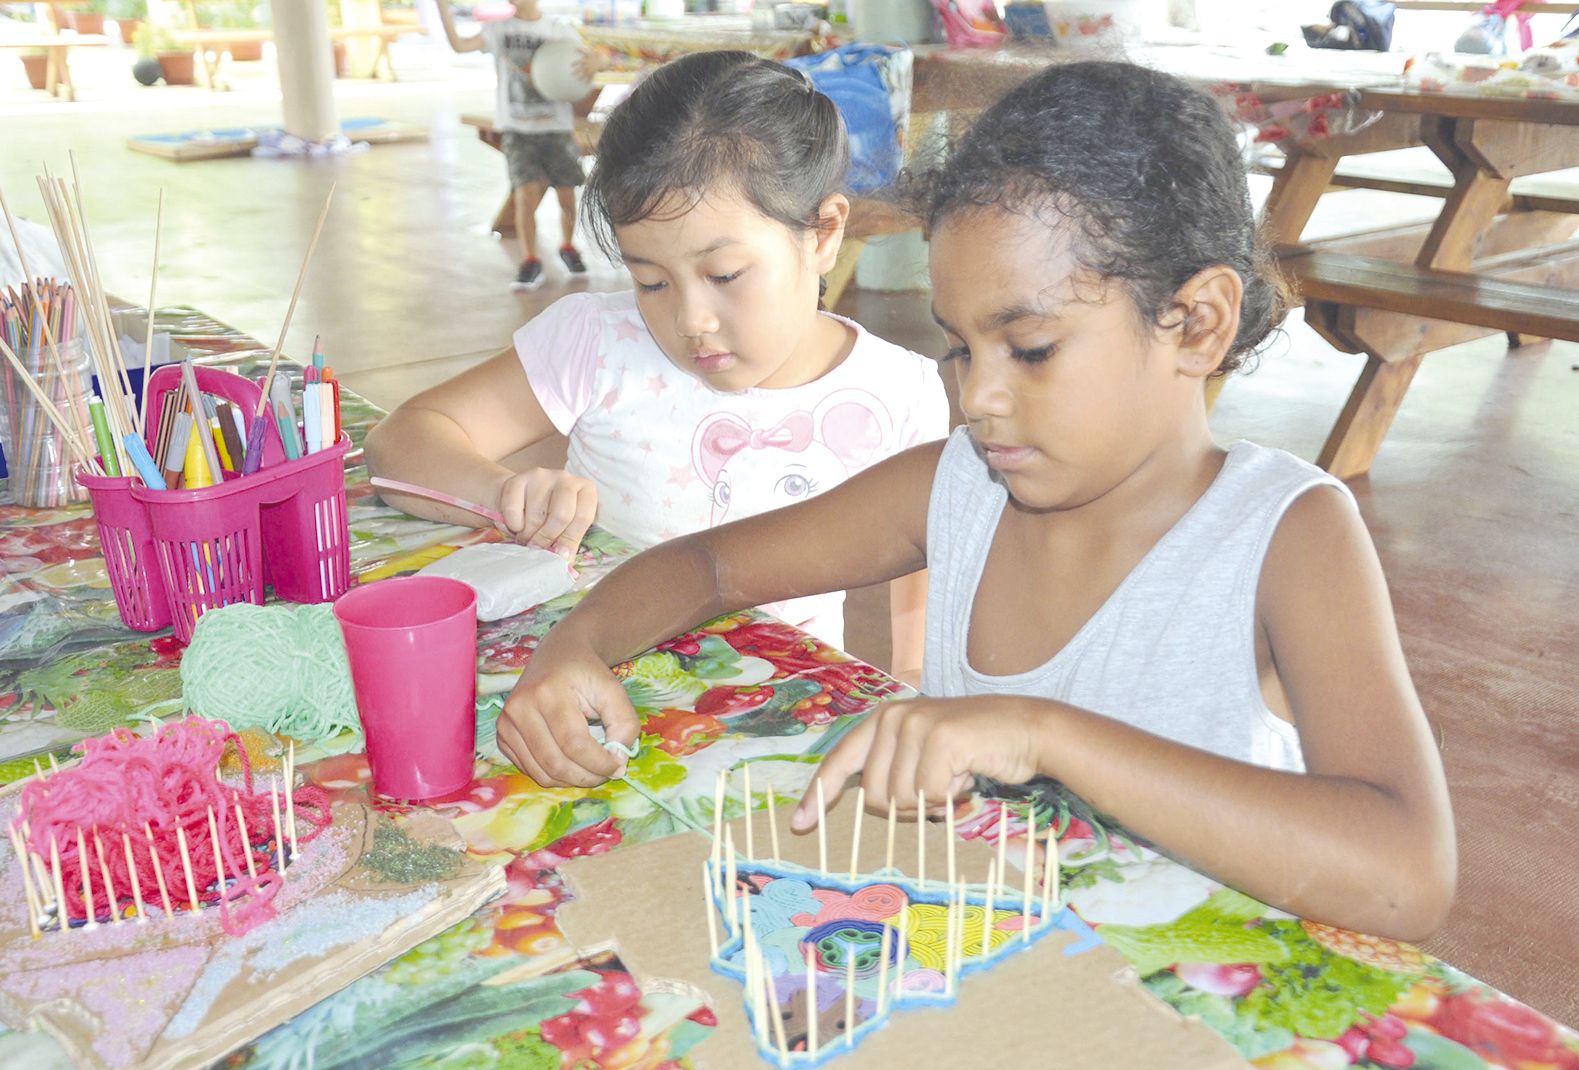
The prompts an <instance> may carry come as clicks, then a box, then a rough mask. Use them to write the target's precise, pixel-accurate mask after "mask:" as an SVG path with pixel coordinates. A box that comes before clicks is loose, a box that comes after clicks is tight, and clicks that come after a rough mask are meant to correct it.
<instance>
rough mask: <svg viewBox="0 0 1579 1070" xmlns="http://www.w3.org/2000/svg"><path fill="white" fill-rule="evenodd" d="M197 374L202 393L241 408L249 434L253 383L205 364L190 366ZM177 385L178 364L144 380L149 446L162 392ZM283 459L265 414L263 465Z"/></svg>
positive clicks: (253, 404)
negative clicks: (146, 396)
mask: <svg viewBox="0 0 1579 1070" xmlns="http://www.w3.org/2000/svg"><path fill="white" fill-rule="evenodd" d="M192 371H193V373H194V374H195V376H196V378H197V388H198V390H200V391H202V392H203V393H205V394H213V395H214V396H215V397H221V398H224V399H225V400H226V401H228V402H230V403H231V404H232V405H235V406H236V407H238V408H239V409H241V416H242V422H243V423H244V424H245V426H246V429H247V432H248V433H249V434H250V433H251V431H252V424H253V419H254V417H253V413H254V412H255V411H256V410H257V407H258V395H259V393H260V388H259V387H258V384H257V383H254V382H253V381H252V380H251V379H248V378H247V377H246V376H244V375H237V374H236V373H235V372H228V371H225V370H224V369H223V368H205V367H203V366H201V365H196V366H194V367H193V368H192ZM180 386H181V365H179V364H166V365H164V366H163V367H161V368H159V369H158V370H157V371H155V372H154V373H153V375H152V376H151V377H150V378H149V380H148V385H147V386H146V387H144V389H145V390H148V391H150V393H149V395H148V428H147V430H146V432H145V433H144V436H143V438H144V441H145V442H146V443H147V445H148V448H149V449H150V450H152V449H153V445H154V443H155V442H157V441H158V440H159V418H160V416H161V415H162V414H163V408H162V406H163V402H164V396H165V395H166V394H168V393H170V392H171V391H172V390H179V389H180ZM283 460H285V444H284V443H283V442H281V441H280V431H279V428H278V427H276V426H275V424H274V421H273V420H271V419H267V418H265V421H264V429H263V463H264V464H265V465H271V464H278V463H279V462H281V461H283Z"/></svg>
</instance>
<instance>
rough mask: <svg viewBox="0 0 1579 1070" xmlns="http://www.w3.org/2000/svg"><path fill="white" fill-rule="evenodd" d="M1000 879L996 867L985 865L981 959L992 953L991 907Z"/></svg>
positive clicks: (989, 864)
mask: <svg viewBox="0 0 1579 1070" xmlns="http://www.w3.org/2000/svg"><path fill="white" fill-rule="evenodd" d="M1002 879H1003V878H1002V877H1001V876H1000V875H999V874H998V869H997V866H995V865H993V864H992V863H991V862H989V863H987V904H986V905H987V912H986V914H985V915H984V916H983V917H982V919H981V954H982V957H983V958H986V957H987V955H988V954H989V953H991V951H992V930H993V924H992V922H993V915H992V906H993V900H994V897H995V894H996V893H997V891H998V882H999V881H1000V880H1002Z"/></svg>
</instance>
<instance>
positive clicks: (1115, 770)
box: [796, 489, 1457, 939]
mask: <svg viewBox="0 0 1579 1070" xmlns="http://www.w3.org/2000/svg"><path fill="white" fill-rule="evenodd" d="M1258 601H1259V604H1260V617H1261V623H1262V626H1263V628H1264V630H1265V634H1266V638H1267V640H1268V643H1269V645H1270V649H1271V653H1272V657H1273V660H1274V662H1275V665H1276V668H1277V674H1278V677H1279V679H1280V681H1281V683H1282V686H1283V689H1284V691H1285V693H1286V694H1287V697H1288V700H1289V705H1290V707H1291V709H1292V711H1293V714H1294V719H1295V723H1296V725H1297V727H1298V729H1299V734H1300V741H1301V745H1302V747H1303V750H1304V756H1305V764H1306V770H1307V772H1306V773H1305V774H1304V775H1300V774H1296V773H1287V772H1280V771H1277V770H1272V769H1266V768H1262V767H1259V766H1253V765H1249V764H1246V763H1243V762H1238V761H1234V760H1232V759H1228V758H1223V757H1219V756H1217V755H1214V754H1209V753H1206V752H1204V751H1201V750H1197V749H1195V748H1193V747H1189V746H1185V745H1182V744H1179V743H1175V742H1172V741H1169V740H1165V739H1162V738H1160V737H1158V736H1154V735H1151V734H1149V733H1147V732H1143V731H1141V730H1139V729H1136V728H1133V727H1131V726H1129V725H1127V724H1124V723H1122V722H1119V721H1116V720H1113V719H1111V718H1109V717H1104V716H1101V715H1100V713H1099V712H1091V711H1087V710H1082V709H1077V708H1075V707H1073V706H1069V705H1066V704H1064V703H1060V702H1053V701H1048V700H1041V699H1032V698H1019V697H1010V696H992V697H978V698H959V699H920V700H917V701H914V702H900V703H892V704H890V705H889V706H886V707H884V708H883V709H882V710H880V711H879V712H878V714H877V715H875V716H873V717H872V718H871V719H869V720H868V721H867V722H866V723H865V724H863V725H862V726H861V727H860V728H858V729H857V730H856V731H854V732H852V733H851V734H850V735H849V736H847V737H846V738H845V739H844V740H843V741H841V743H840V744H839V745H838V746H837V747H835V748H834V750H833V751H832V752H831V753H830V754H829V755H828V757H827V758H826V759H825V760H824V761H823V765H822V768H821V769H820V770H819V772H818V774H817V775H818V777H819V778H820V779H822V780H823V782H824V789H825V794H826V795H827V797H828V798H829V799H830V800H831V799H832V798H833V797H834V796H835V795H837V794H838V792H839V790H840V789H841V788H843V786H844V782H845V779H846V778H847V777H849V776H851V775H853V774H856V773H860V774H861V779H862V783H863V784H864V786H865V788H866V797H867V804H868V806H871V807H874V808H876V809H878V810H881V809H883V808H885V807H886V806H887V800H888V798H889V797H892V798H894V800H895V802H896V804H897V805H898V806H899V807H901V808H906V807H909V808H913V807H914V806H915V802H916V791H917V789H918V788H919V789H921V790H923V791H925V793H926V795H927V796H928V797H929V798H933V799H938V798H947V797H949V796H951V795H956V794H958V793H959V792H961V791H963V790H965V789H966V788H967V787H968V785H969V783H970V780H971V777H972V775H973V774H980V775H984V776H989V777H993V778H996V779H1000V780H1003V781H1006V782H1020V781H1024V780H1027V779H1029V778H1030V777H1032V776H1034V775H1036V774H1043V775H1047V776H1052V777H1056V778H1057V779H1059V780H1061V781H1062V782H1063V783H1065V784H1066V785H1067V786H1068V787H1069V788H1070V789H1071V790H1073V791H1074V792H1076V793H1077V794H1079V795H1080V796H1082V797H1083V798H1084V799H1086V800H1087V801H1089V802H1090V803H1091V804H1092V805H1093V806H1095V807H1096V808H1097V809H1098V810H1099V811H1101V812H1103V813H1106V814H1110V815H1112V816H1113V817H1114V818H1116V819H1117V820H1118V821H1119V822H1121V823H1122V824H1123V825H1124V826H1125V827H1126V828H1128V829H1130V830H1131V831H1133V832H1135V833H1136V834H1138V835H1140V836H1142V837H1145V838H1146V839H1148V840H1150V841H1151V842H1153V843H1155V844H1156V845H1157V846H1158V847H1159V848H1161V849H1162V850H1164V851H1166V852H1168V853H1169V854H1171V855H1173V856H1174V857H1176V858H1178V859H1180V860H1181V861H1183V862H1185V863H1186V864H1188V865H1190V866H1191V867H1193V868H1195V869H1198V870H1200V871H1201V872H1203V873H1206V874H1208V875H1210V876H1212V877H1214V878H1216V879H1217V880H1220V881H1222V882H1223V883H1225V884H1228V885H1231V886H1233V887H1235V888H1239V889H1241V890H1243V891H1245V892H1246V893H1248V894H1250V895H1253V896H1255V897H1256V898H1258V899H1261V900H1263V901H1265V902H1267V903H1270V904H1272V905H1273V906H1276V907H1279V908H1281V909H1284V910H1287V911H1290V912H1292V913H1294V914H1297V915H1299V916H1301V917H1308V918H1312V919H1314V920H1318V921H1323V922H1327V923H1330V924H1334V925H1338V926H1342V927H1344V928H1349V929H1357V930H1360V931H1363V932H1369V933H1375V934H1378V935H1384V936H1393V937H1398V938H1401V939H1418V938H1420V937H1422V936H1424V935H1425V934H1427V933H1429V932H1431V931H1432V930H1433V929H1435V928H1436V927H1437V926H1439V925H1440V924H1441V922H1442V920H1443V918H1444V917H1445V916H1446V913H1447V909H1448V906H1449V905H1450V903H1451V901H1452V898H1453V889H1454V884H1455V879H1456V868H1457V856H1456V848H1455V845H1454V836H1453V818H1452V812H1451V809H1450V807H1449V805H1448V798H1447V789H1446V785H1445V782H1444V778H1443V775H1442V767H1441V762H1440V760H1439V759H1438V756H1437V753H1436V748H1435V746H1434V743H1433V740H1432V738H1431V733H1430V731H1429V728H1428V726H1427V723H1426V719H1425V716H1424V714H1423V712H1422V711H1421V709H1420V703H1419V699H1418V698H1417V697H1416V695H1415V691H1414V686H1413V684H1412V683H1411V682H1410V679H1409V673H1408V670H1407V668H1406V667H1405V665H1404V659H1403V651H1402V648H1401V646H1400V643H1399V640H1398V633H1397V629H1396V625H1395V624H1394V621H1393V614H1392V608H1391V605H1390V603H1389V600H1388V596H1387V588H1386V583H1385V581H1384V580H1383V577H1382V572H1381V566H1380V564H1379V562H1378V561H1377V558H1376V552H1375V549H1374V548H1373V546H1372V545H1371V542H1370V538H1369V535H1368V534H1367V532H1366V530H1365V526H1364V523H1363V522H1362V520H1361V519H1360V517H1359V514H1358V513H1357V511H1356V510H1355V509H1354V507H1353V506H1352V505H1351V504H1350V503H1349V502H1348V501H1347V500H1346V499H1345V498H1343V497H1341V496H1340V495H1338V494H1336V493H1334V492H1332V491H1330V490H1323V489H1318V490H1315V491H1312V492H1310V493H1307V494H1306V495H1304V496H1302V497H1301V498H1300V499H1299V500H1298V501H1296V502H1295V503H1294V505H1293V506H1292V507H1291V508H1290V509H1289V511H1288V513H1287V515H1286V516H1285V518H1284V520H1283V522H1282V524H1281V525H1280V527H1279V528H1278V532H1277V534H1276V536H1275V537H1274V539H1273V543H1272V547H1271V550H1270V552H1269V554H1268V557H1267V561H1266V565H1265V567H1264V569H1263V571H1262V578H1261V585H1260V592H1259V597H1258ZM1216 638H1217V637H1216V636H1210V635H1206V636H1200V637H1199V641H1200V644H1201V657H1202V658H1203V659H1207V658H1211V657H1213V656H1216V651H1215V642H1216ZM813 788H815V784H814V785H813ZM810 797H811V792H810V791H808V793H807V798H808V799H809V798H810ZM814 822H815V814H814V813H813V812H812V811H811V809H810V808H809V807H808V806H807V802H806V801H805V800H803V801H802V803H801V806H800V809H799V810H798V811H797V813H796V825H797V827H799V828H802V829H804V828H807V827H810V825H811V824H813V823H814Z"/></svg>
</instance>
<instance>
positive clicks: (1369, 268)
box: [914, 48, 1579, 478]
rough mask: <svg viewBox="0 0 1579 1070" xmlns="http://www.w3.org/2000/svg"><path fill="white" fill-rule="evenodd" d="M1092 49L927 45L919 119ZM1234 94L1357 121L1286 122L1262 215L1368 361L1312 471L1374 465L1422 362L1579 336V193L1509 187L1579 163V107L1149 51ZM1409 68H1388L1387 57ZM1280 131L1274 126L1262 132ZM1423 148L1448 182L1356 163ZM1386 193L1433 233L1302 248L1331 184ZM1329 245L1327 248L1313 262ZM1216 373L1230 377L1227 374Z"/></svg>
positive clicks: (1314, 318) (1253, 60)
mask: <svg viewBox="0 0 1579 1070" xmlns="http://www.w3.org/2000/svg"><path fill="white" fill-rule="evenodd" d="M1074 58H1083V57H1078V56H1072V55H1069V54H1059V53H1056V52H1051V51H1046V50H1043V51H1034V50H1025V49H1004V50H999V51H997V52H987V53H983V52H971V51H962V50H955V49H921V50H918V54H917V58H916V64H915V75H914V84H915V91H914V92H915V96H914V113H915V114H926V113H951V114H955V115H965V116H968V115H970V114H972V113H974V112H975V111H977V110H979V109H981V108H982V107H985V106H986V105H987V104H989V103H990V102H991V101H993V100H995V99H997V97H998V96H1000V95H1002V94H1003V93H1004V92H1006V91H1008V89H1010V88H1012V87H1013V86H1014V85H1017V84H1018V83H1019V82H1020V81H1021V80H1023V79H1024V78H1026V77H1029V76H1030V75H1032V74H1034V73H1036V72H1037V71H1039V70H1041V69H1043V68H1045V67H1046V66H1047V65H1048V64H1050V63H1055V62H1067V61H1068V60H1070V59H1074ZM1136 58H1137V59H1139V60H1141V61H1142V62H1146V63H1148V64H1150V65H1154V66H1157V67H1159V68H1161V69H1163V70H1172V71H1174V72H1175V73H1178V74H1180V75H1181V76H1183V77H1185V78H1186V79H1188V80H1190V81H1192V82H1194V83H1195V84H1197V85H1200V86H1201V87H1202V88H1203V89H1207V90H1209V91H1211V92H1213V93H1214V94H1216V95H1218V96H1219V97H1220V98H1222V99H1223V101H1224V103H1225V105H1227V106H1228V107H1229V110H1230V111H1231V112H1235V113H1236V114H1238V115H1239V116H1240V117H1243V116H1244V115H1245V114H1246V113H1247V112H1248V111H1251V110H1253V109H1255V108H1259V107H1262V106H1266V105H1276V104H1277V103H1279V102H1286V101H1302V100H1315V99H1317V98H1322V97H1331V95H1332V94H1334V93H1337V94H1341V95H1342V96H1341V100H1340V101H1337V102H1335V103H1334V106H1333V113H1334V115H1336V116H1340V117H1341V118H1343V119H1346V120H1352V121H1348V122H1340V123H1335V124H1331V125H1327V124H1322V125H1317V124H1312V125H1310V126H1309V127H1299V126H1297V125H1293V124H1290V126H1289V128H1288V129H1287V130H1285V131H1278V132H1276V133H1277V134H1278V135H1279V136H1278V137H1277V139H1276V141H1275V144H1276V145H1277V147H1278V148H1280V149H1281V150H1282V153H1283V159H1282V161H1281V166H1280V167H1278V168H1277V172H1276V177H1275V178H1274V180H1273V185H1272V189H1271V191H1270V193H1269V195H1268V198H1267V201H1266V204H1265V206H1264V209H1263V225H1264V227H1265V230H1266V233H1267V235H1268V237H1269V238H1270V240H1272V241H1273V242H1274V243H1275V244H1276V245H1277V246H1278V250H1279V261H1280V264H1281V265H1282V267H1283V269H1284V271H1285V273H1286V274H1287V275H1288V276H1289V277H1290V278H1291V279H1292V280H1293V281H1295V282H1296V283H1298V284H1299V285H1300V286H1301V288H1302V290H1303V293H1304V296H1305V299H1306V300H1305V303H1306V309H1305V317H1306V321H1307V322H1308V323H1310V324H1311V326H1312V327H1314V328H1315V329H1316V330H1317V332H1318V333H1320V334H1321V335H1322V336H1323V337H1324V338H1325V339H1326V340H1327V341H1329V342H1330V343H1332V344H1333V345H1334V346H1336V347H1337V348H1339V349H1342V350H1344V351H1347V352H1356V353H1363V354H1364V355H1365V357H1366V364H1365V367H1364V368H1363V369H1362V370H1361V372H1360V375H1359V377H1358V379H1357V381H1356V384H1355V387H1354V389H1353V391H1352V392H1351V394H1350V397H1349V399H1348V402H1347V404H1346V405H1345V406H1344V409H1343V411H1342V412H1341V413H1340V414H1339V417H1338V419H1337V421H1336V422H1335V424H1334V426H1333V428H1332V431H1331V432H1330V434H1329V435H1328V438H1327V442H1326V444H1325V445H1324V446H1323V448H1322V451H1321V453H1320V455H1319V457H1318V459H1317V463H1318V464H1320V465H1321V466H1322V467H1323V468H1326V469H1327V470H1328V471H1330V472H1332V473H1333V474H1334V475H1337V476H1339V477H1340V478H1349V477H1352V476H1357V475H1360V474H1362V473H1363V472H1365V471H1367V470H1368V469H1369V468H1370V466H1371V463H1372V461H1373V460H1374V459H1375V456H1376V453H1377V450H1378V449H1379V448H1380V446H1381V443H1382V440H1383V439H1384V438H1385V436H1386V434H1387V430H1388V428H1389V427H1390V426H1391V424H1392V421H1393V418H1394V416H1395V415H1396V413H1397V411H1398V408H1399V406H1400V405H1401V404H1402V402H1403V399H1404V394H1405V392H1406V391H1407V389H1408V385H1409V382H1410V380H1411V379H1412V378H1413V376H1414V374H1415V372H1416V371H1417V370H1418V368H1419V367H1420V364H1421V363H1422V361H1423V360H1424V358H1425V355H1426V354H1427V353H1429V352H1432V351H1434V350H1438V349H1443V348H1446V347H1447V346H1450V345H1456V344H1458V343H1459V342H1464V341H1468V340H1470V339H1473V338H1477V337H1484V336H1486V335H1489V334H1494V333H1498V332H1505V333H1508V334H1509V335H1510V340H1512V341H1514V342H1515V343H1518V342H1524V341H1530V340H1532V339H1535V338H1546V337H1555V338H1569V337H1573V336H1574V333H1575V331H1579V297H1576V295H1575V294H1574V293H1573V288H1574V287H1575V286H1579V243H1573V242H1570V241H1569V239H1571V238H1572V237H1573V235H1574V234H1575V231H1576V230H1579V215H1576V214H1575V213H1576V212H1579V190H1566V189H1563V188H1561V187H1557V188H1553V187H1552V186H1550V185H1548V186H1546V187H1544V188H1543V189H1541V190H1539V191H1536V192H1533V193H1532V192H1531V191H1530V190H1529V187H1526V188H1525V189H1524V190H1522V191H1521V190H1518V189H1515V188H1514V187H1513V186H1512V183H1513V182H1514V181H1515V180H1519V179H1528V178H1529V177H1530V176H1535V175H1544V174H1548V173H1551V172H1557V171H1562V170H1565V169H1568V168H1573V167H1579V130H1576V129H1574V128H1575V127H1576V126H1579V103H1575V102H1572V101H1568V100H1553V99H1536V98H1527V97H1510V96H1489V95H1487V96H1482V95H1474V94H1470V93H1462V92H1421V91H1419V90H1417V89H1412V88H1409V87H1407V86H1406V85H1405V84H1404V82H1403V78H1402V74H1401V67H1402V60H1403V57H1402V56H1391V57H1389V56H1385V55H1383V56H1381V57H1380V58H1373V59H1370V60H1366V61H1363V62H1362V63H1361V65H1360V66H1358V67H1342V66H1337V64H1339V63H1341V62H1344V61H1341V60H1338V59H1334V60H1333V61H1332V62H1333V63H1334V67H1333V69H1331V70H1329V71H1327V72H1325V73H1322V72H1313V71H1311V70H1310V69H1308V68H1297V67H1290V68H1288V69H1286V70H1280V69H1279V66H1278V64H1277V63H1276V62H1274V61H1272V60H1271V59H1270V58H1269V57H1265V56H1251V55H1245V56H1244V57H1242V58H1241V61H1240V62H1233V57H1232V56H1229V55H1226V54H1223V53H1221V52H1220V51H1219V50H1208V52H1207V53H1206V54H1204V58H1205V59H1207V60H1210V62H1202V60H1203V56H1202V55H1194V56H1192V55H1191V54H1190V53H1189V51H1188V50H1181V49H1177V48H1156V49H1140V50H1138V53H1137V56H1136ZM1388 63H1393V64H1395V65H1396V66H1397V67H1398V68H1399V70H1398V71H1394V72H1389V71H1388V70H1387V69H1386V64H1388ZM1263 132H1265V133H1270V131H1265V130H1264V131H1263ZM1422 145H1424V146H1428V147H1429V148H1430V149H1431V151H1432V152H1433V153H1434V154H1435V155H1436V156H1437V158H1438V159H1439V160H1440V161H1441V162H1442V164H1443V165H1445V167H1446V168H1447V171H1448V177H1447V178H1446V179H1444V180H1441V181H1438V180H1434V179H1433V180H1427V181H1419V180H1417V179H1409V180H1402V181H1392V182H1389V181H1388V179H1387V178H1386V176H1377V175H1375V174H1374V171H1373V172H1372V173H1371V174H1370V176H1369V177H1365V176H1360V175H1357V174H1356V173H1355V172H1354V171H1352V170H1351V171H1349V173H1348V174H1346V175H1345V174H1344V173H1343V171H1344V169H1345V163H1346V162H1347V161H1353V160H1355V159H1360V158H1363V157H1364V156H1366V155H1368V154H1371V153H1378V152H1385V151H1389V150H1394V149H1403V148H1410V147H1418V146H1422ZM1357 186H1358V187H1370V188H1391V189H1398V190H1402V191H1404V192H1410V193H1417V194H1424V195H1427V196H1436V197H1439V198H1440V200H1441V209H1440V211H1439V213H1438V215H1437V217H1436V219H1435V221H1434V222H1433V223H1432V224H1430V225H1429V226H1422V227H1405V228H1385V229H1383V230H1380V231H1378V232H1375V233H1372V234H1365V235H1358V236H1354V235H1351V236H1345V237H1342V238H1335V239H1331V240H1328V241H1322V242H1315V243H1309V244H1304V243H1302V242H1301V238H1302V236H1303V233H1304V230H1305V226H1306V224H1307V223H1308V222H1309V220H1310V217H1311V215H1312V213H1313V211H1314V209H1315V207H1316V204H1317V202H1318V201H1319V200H1320V199H1321V198H1322V197H1323V196H1326V195H1327V194H1328V193H1329V192H1330V191H1333V190H1337V189H1344V188H1354V187H1357ZM1314 253H1320V254H1321V255H1320V256H1312V255H1311V254H1314ZM1219 382H1220V381H1219Z"/></svg>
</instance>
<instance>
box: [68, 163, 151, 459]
mask: <svg viewBox="0 0 1579 1070" xmlns="http://www.w3.org/2000/svg"><path fill="white" fill-rule="evenodd" d="M66 158H67V159H68V160H70V161H71V184H72V187H73V188H72V192H73V193H74V194H75V199H76V205H77V219H78V222H79V223H80V224H81V226H82V244H83V246H84V248H86V250H87V254H88V267H89V269H90V270H91V271H92V273H93V296H94V297H96V298H97V299H98V302H99V311H100V314H101V315H102V316H103V317H104V319H103V323H104V328H105V332H106V334H107V335H108V339H109V342H110V348H109V349H107V350H106V351H105V352H106V356H110V355H113V356H114V358H115V370H116V371H118V372H119V373H120V382H121V389H122V390H124V391H125V393H124V394H122V395H121V401H122V403H123V404H125V405H126V407H127V408H126V412H125V422H126V423H128V424H130V426H131V427H132V428H138V424H137V411H136V409H134V408H132V398H133V397H135V396H136V394H135V392H134V391H133V390H132V380H131V376H129V375H128V374H127V373H126V355H125V354H124V353H122V352H121V339H120V334H119V333H118V332H117V331H116V330H115V328H114V326H113V323H114V321H113V320H112V319H111V317H110V303H109V300H108V298H106V297H105V295H104V283H103V280H102V279H101V277H100V275H99V255H98V253H97V252H95V251H94V249H93V237H92V235H91V234H90V233H89V231H88V213H87V212H86V211H85V210H84V209H83V207H82V179H81V178H80V177H79V176H78V175H77V154H76V153H75V152H68V153H67V154H66ZM101 382H102V380H101ZM138 429H139V430H140V428H138ZM123 430H124V428H123ZM116 441H117V442H119V441H120V440H119V439H117V440H116Z"/></svg>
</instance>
